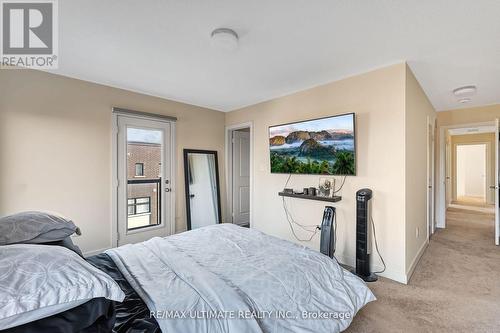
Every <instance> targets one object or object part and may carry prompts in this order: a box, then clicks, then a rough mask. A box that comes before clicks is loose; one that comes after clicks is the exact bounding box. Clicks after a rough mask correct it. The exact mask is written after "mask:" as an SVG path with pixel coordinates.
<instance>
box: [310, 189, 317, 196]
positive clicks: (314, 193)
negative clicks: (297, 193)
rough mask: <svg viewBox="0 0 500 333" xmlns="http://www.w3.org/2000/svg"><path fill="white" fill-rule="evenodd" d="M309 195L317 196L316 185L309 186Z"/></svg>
mask: <svg viewBox="0 0 500 333" xmlns="http://www.w3.org/2000/svg"><path fill="white" fill-rule="evenodd" d="M309 195H311V196H313V197H315V196H316V187H309Z"/></svg>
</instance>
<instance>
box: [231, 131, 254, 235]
mask: <svg viewBox="0 0 500 333" xmlns="http://www.w3.org/2000/svg"><path fill="white" fill-rule="evenodd" d="M243 128H249V129H250V214H249V215H250V216H249V225H250V228H252V225H253V188H254V186H253V179H254V176H253V174H254V167H253V156H254V145H253V122H251V121H249V122H246V123H240V124H234V125H228V126H226V127H225V160H226V163H225V164H226V165H225V167H226V172H225V174H226V221H225V222H226V223H232V222H233V182H232V179H233V173H232V172H233V145H232V132H233V131H235V130H239V129H243Z"/></svg>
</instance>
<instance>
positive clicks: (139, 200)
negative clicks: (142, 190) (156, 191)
mask: <svg viewBox="0 0 500 333" xmlns="http://www.w3.org/2000/svg"><path fill="white" fill-rule="evenodd" d="M136 202H137V203H138V204H141V203H147V204H149V198H137V199H136Z"/></svg>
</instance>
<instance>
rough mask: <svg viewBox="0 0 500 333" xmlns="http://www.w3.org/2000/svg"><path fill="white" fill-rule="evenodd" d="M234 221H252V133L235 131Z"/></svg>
mask: <svg viewBox="0 0 500 333" xmlns="http://www.w3.org/2000/svg"><path fill="white" fill-rule="evenodd" d="M232 142H233V156H232V158H233V161H232V166H233V170H232V171H233V172H232V176H233V179H232V184H233V191H232V192H233V200H232V203H233V209H232V214H233V223H235V224H240V225H244V224H248V223H249V221H250V133H249V132H242V131H233V140H232Z"/></svg>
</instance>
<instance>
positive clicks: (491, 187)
mask: <svg viewBox="0 0 500 333" xmlns="http://www.w3.org/2000/svg"><path fill="white" fill-rule="evenodd" d="M490 189H492V190H498V186H495V185H490Z"/></svg>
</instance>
